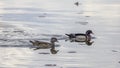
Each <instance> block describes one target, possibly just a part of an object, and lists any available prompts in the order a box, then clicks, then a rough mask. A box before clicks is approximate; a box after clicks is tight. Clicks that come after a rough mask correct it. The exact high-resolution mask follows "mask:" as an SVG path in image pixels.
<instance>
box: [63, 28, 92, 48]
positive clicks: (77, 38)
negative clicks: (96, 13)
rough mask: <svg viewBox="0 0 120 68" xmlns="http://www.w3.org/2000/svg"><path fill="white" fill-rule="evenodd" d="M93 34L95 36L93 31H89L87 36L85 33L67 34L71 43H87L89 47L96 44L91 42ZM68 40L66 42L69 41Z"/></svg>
mask: <svg viewBox="0 0 120 68" xmlns="http://www.w3.org/2000/svg"><path fill="white" fill-rule="evenodd" d="M91 34H93V32H92V30H87V31H86V33H85V34H83V33H75V34H73V33H72V34H65V35H67V36H68V37H69V39H67V40H69V41H70V42H85V43H86V44H87V45H89V46H90V45H92V44H93V43H94V41H91V39H92V36H91ZM67 40H66V41H67Z"/></svg>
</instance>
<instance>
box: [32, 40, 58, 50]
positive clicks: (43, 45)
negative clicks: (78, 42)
mask: <svg viewBox="0 0 120 68" xmlns="http://www.w3.org/2000/svg"><path fill="white" fill-rule="evenodd" d="M30 42H31V43H32V44H33V46H36V47H37V48H38V49H47V48H51V47H52V46H55V42H58V40H57V38H51V40H50V43H49V42H42V41H30ZM37 48H36V49H37Z"/></svg>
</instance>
